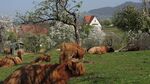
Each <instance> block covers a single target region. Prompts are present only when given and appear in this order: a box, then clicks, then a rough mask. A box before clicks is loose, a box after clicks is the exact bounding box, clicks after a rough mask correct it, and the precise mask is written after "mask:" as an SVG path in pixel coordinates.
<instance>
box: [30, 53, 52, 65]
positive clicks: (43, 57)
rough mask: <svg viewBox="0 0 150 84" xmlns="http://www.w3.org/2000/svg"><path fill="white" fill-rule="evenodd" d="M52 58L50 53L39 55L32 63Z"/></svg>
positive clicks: (48, 60) (47, 60)
mask: <svg viewBox="0 0 150 84" xmlns="http://www.w3.org/2000/svg"><path fill="white" fill-rule="evenodd" d="M50 60H51V56H50V55H48V54H44V55H42V56H40V57H37V58H36V59H35V60H34V61H32V62H31V63H41V62H50Z"/></svg>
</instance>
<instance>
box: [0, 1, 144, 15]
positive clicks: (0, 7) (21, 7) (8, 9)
mask: <svg viewBox="0 0 150 84" xmlns="http://www.w3.org/2000/svg"><path fill="white" fill-rule="evenodd" d="M33 1H36V2H38V1H41V0H0V15H9V16H14V15H15V13H16V12H22V13H24V12H25V11H27V10H32V9H33V7H34V4H33ZM126 1H133V2H140V1H141V0H83V5H82V8H81V11H88V10H91V9H95V8H101V7H108V6H109V7H113V6H117V5H120V4H122V3H124V2H126Z"/></svg>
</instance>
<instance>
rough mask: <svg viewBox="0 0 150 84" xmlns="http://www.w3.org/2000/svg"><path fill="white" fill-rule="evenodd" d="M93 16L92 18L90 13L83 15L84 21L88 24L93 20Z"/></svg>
mask: <svg viewBox="0 0 150 84" xmlns="http://www.w3.org/2000/svg"><path fill="white" fill-rule="evenodd" d="M93 18H94V16H90V15H88V16H84V23H86V24H90V23H91V21H92V20H93Z"/></svg>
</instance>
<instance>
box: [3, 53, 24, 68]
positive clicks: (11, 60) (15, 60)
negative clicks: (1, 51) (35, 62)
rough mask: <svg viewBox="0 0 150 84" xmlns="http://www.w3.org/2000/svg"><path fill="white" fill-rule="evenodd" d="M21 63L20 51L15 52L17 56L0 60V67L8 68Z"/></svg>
mask: <svg viewBox="0 0 150 84" xmlns="http://www.w3.org/2000/svg"><path fill="white" fill-rule="evenodd" d="M22 61H23V59H22V53H21V51H18V52H17V56H6V57H4V58H2V59H1V60H0V67H9V66H13V65H16V64H21V63H22Z"/></svg>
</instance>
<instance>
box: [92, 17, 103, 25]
mask: <svg viewBox="0 0 150 84" xmlns="http://www.w3.org/2000/svg"><path fill="white" fill-rule="evenodd" d="M90 25H92V26H97V27H99V28H102V26H101V24H100V23H99V21H98V20H97V18H96V17H94V18H93V20H92V21H91V23H90Z"/></svg>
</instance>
